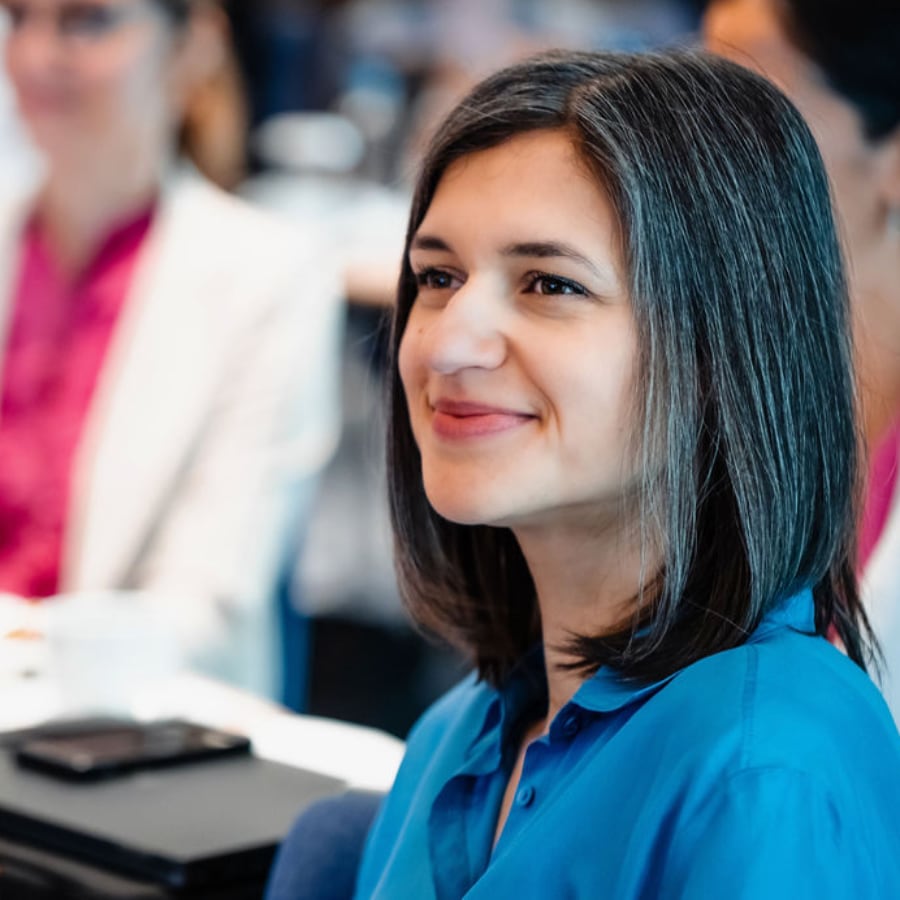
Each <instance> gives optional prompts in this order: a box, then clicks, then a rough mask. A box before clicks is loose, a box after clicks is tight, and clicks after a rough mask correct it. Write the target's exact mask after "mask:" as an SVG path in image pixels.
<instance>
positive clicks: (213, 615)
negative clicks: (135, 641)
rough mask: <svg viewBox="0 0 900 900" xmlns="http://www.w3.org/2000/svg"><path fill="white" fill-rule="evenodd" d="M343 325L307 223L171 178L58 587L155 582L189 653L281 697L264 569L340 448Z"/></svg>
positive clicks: (113, 364)
mask: <svg viewBox="0 0 900 900" xmlns="http://www.w3.org/2000/svg"><path fill="white" fill-rule="evenodd" d="M22 210H23V207H22V206H21V205H20V206H18V207H15V205H13V206H12V207H11V208H10V209H9V210H8V211H7V214H6V215H5V216H3V215H0V272H2V273H4V275H6V273H9V275H8V276H6V277H10V278H11V277H12V275H13V273H14V272H15V270H16V264H15V263H16V253H17V246H18V238H19V234H20V230H21V226H22V221H23V217H22ZM10 293H11V292H10V290H9V289H8V287H7V289H6V290H0V323H2V325H0V329H2V328H3V327H5V323H6V322H7V321H8V318H9V316H8V312H9V307H10V302H9V299H10ZM342 322H343V316H342V304H341V302H340V293H339V281H338V278H337V275H336V272H334V271H333V270H332V268H331V266H329V265H328V262H327V255H324V254H323V253H322V252H321V250H317V249H316V244H315V240H314V236H312V235H310V234H308V233H305V232H302V231H300V230H299V229H294V228H292V227H289V226H288V225H286V224H282V223H281V222H277V221H274V220H272V219H270V218H269V217H268V216H267V215H266V214H264V213H262V212H260V211H257V210H256V209H254V208H251V207H250V206H249V205H248V204H246V203H245V202H243V201H240V200H238V199H236V198H234V197H231V196H229V195H226V194H225V193H223V192H221V191H219V190H218V189H216V188H214V187H213V186H212V185H210V184H209V183H207V182H206V181H204V180H203V179H201V178H200V176H199V175H197V174H196V173H194V172H193V171H184V172H179V173H178V174H177V175H176V176H174V177H173V179H172V180H171V183H170V184H168V185H167V186H166V187H165V188H164V190H163V194H162V199H161V206H160V209H159V210H158V213H157V217H156V221H155V222H154V225H153V227H152V230H151V233H150V235H149V237H148V240H147V242H146V244H145V246H144V248H143V249H142V251H141V257H140V259H139V261H138V265H137V268H136V271H135V276H134V281H133V284H132V287H131V290H130V293H129V296H128V298H127V302H126V304H125V306H124V308H123V311H122V313H121V317H120V320H119V322H118V323H117V325H116V330H115V333H114V335H113V339H112V341H111V344H110V347H109V350H108V351H107V356H106V359H105V361H104V364H103V368H102V370H101V374H100V379H99V383H98V386H97V389H96V391H95V395H94V397H93V400H92V403H91V406H90V409H89V412H88V417H87V421H86V424H85V428H84V431H83V433H82V438H81V442H80V445H79V447H78V451H77V456H76V460H75V473H74V478H73V494H72V497H71V500H70V508H71V514H70V521H69V523H68V527H67V531H66V535H65V549H64V560H63V567H62V590H63V591H64V592H72V591H86V590H87V591H93V590H98V589H116V590H140V591H148V592H152V597H153V601H154V602H158V603H159V608H160V609H161V610H164V611H165V613H166V615H167V616H168V617H170V619H171V620H172V621H173V622H174V623H175V626H176V628H177V632H178V635H179V637H180V639H181V642H182V645H183V647H184V649H185V651H186V652H187V654H188V659H189V660H190V662H192V663H193V664H194V665H195V666H197V667H198V668H200V669H201V670H205V671H207V672H209V673H211V674H213V675H215V676H218V677H223V678H226V679H227V680H229V681H231V682H233V683H236V684H238V685H241V686H244V687H247V688H250V689H252V690H254V691H257V692H260V693H263V694H266V695H268V696H275V695H277V693H278V688H279V678H280V667H279V665H278V662H279V655H280V654H279V648H278V643H277V640H278V633H277V628H276V623H277V618H276V609H275V604H274V603H273V583H274V579H275V575H276V574H277V572H278V569H279V566H280V565H283V564H284V563H285V556H284V554H285V553H286V552H287V551H288V549H289V545H288V542H289V541H290V540H291V539H292V535H293V532H294V529H295V526H296V525H297V523H299V522H300V521H301V519H302V516H303V514H304V511H305V508H306V505H307V504H308V502H309V500H310V494H311V491H312V487H313V483H314V480H315V476H316V474H317V473H318V472H319V471H320V469H321V468H322V467H323V465H324V464H325V462H326V461H327V459H328V457H329V456H330V454H331V452H332V450H333V449H334V446H335V444H336V440H337V435H338V432H339V427H340V405H339V397H338V371H339V359H340V334H341V326H342ZM0 338H2V333H0Z"/></svg>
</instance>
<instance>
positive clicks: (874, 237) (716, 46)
mask: <svg viewBox="0 0 900 900" xmlns="http://www.w3.org/2000/svg"><path fill="white" fill-rule="evenodd" d="M784 15H785V13H784V12H783V11H782V10H781V8H780V4H779V3H778V0H714V2H713V3H711V4H710V6H709V8H708V11H707V13H706V15H705V18H704V23H703V28H704V37H705V40H706V44H707V46H708V47H709V49H711V50H713V51H715V52H717V53H720V54H722V55H724V56H727V57H730V58H731V59H733V60H734V61H735V62H737V63H740V64H741V65H744V66H748V67H750V68H754V69H756V70H757V71H759V72H760V73H761V74H763V75H765V76H766V77H767V78H769V79H771V80H772V81H773V82H775V84H777V85H778V86H779V87H780V88H781V89H782V90H783V91H784V92H785V93H786V94H787V95H788V96H789V97H790V99H791V100H792V101H793V102H794V104H795V105H796V106H797V108H798V109H799V110H800V112H801V113H802V115H803V117H804V119H805V120H806V121H807V123H808V125H809V127H810V129H811V130H812V132H813V134H814V135H815V138H816V142H817V143H818V145H819V149H820V150H821V153H822V157H823V159H824V162H825V166H826V168H827V169H828V174H829V176H830V179H831V183H832V189H833V191H834V198H835V207H836V213H837V218H838V223H839V229H840V232H841V236H842V239H843V242H844V247H845V250H846V253H847V257H848V261H849V266H848V274H849V277H850V287H851V292H852V295H853V299H854V310H853V312H854V319H855V340H856V342H857V349H858V351H859V353H858V366H859V375H860V379H861V385H862V387H863V389H864V392H865V393H866V394H868V395H869V396H866V397H864V401H865V403H864V409H865V412H866V419H867V431H868V433H869V436H870V438H875V439H877V437H878V435H879V434H880V433H881V432H882V431H883V429H884V427H885V423H886V421H887V420H888V419H889V418H891V417H892V416H893V415H894V414H895V413H894V412H893V410H894V408H895V405H896V398H895V395H896V394H897V392H898V390H900V384H897V375H896V369H897V363H896V360H897V359H898V357H900V304H898V302H897V300H898V290H900V283H898V280H897V276H898V260H900V241H898V236H900V231H898V229H897V228H896V227H894V226H892V223H891V209H892V207H897V208H900V135H898V134H897V132H896V131H895V132H894V133H893V134H891V135H888V136H887V137H884V138H880V139H877V140H876V139H871V138H869V137H868V136H867V135H866V131H865V124H864V121H863V118H862V116H861V114H860V112H859V111H858V110H857V109H856V107H855V106H854V105H853V104H852V103H851V102H850V101H849V100H848V99H847V98H845V97H844V96H843V95H842V94H839V93H838V92H837V91H836V90H834V89H833V88H832V87H831V85H830V84H829V83H828V80H827V78H826V75H825V73H824V72H823V71H822V70H821V69H820V67H819V66H818V65H817V64H816V63H815V61H813V60H812V59H810V58H809V57H808V56H806V55H805V54H804V53H803V52H801V50H799V49H798V48H797V47H796V46H795V45H794V44H793V43H792V42H791V40H790V37H789V35H788V33H787V31H786V28H785V24H784V21H785V20H784ZM897 64H898V65H900V60H898V63H897ZM891 385H893V386H891Z"/></svg>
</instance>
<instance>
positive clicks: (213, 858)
mask: <svg viewBox="0 0 900 900" xmlns="http://www.w3.org/2000/svg"><path fill="white" fill-rule="evenodd" d="M345 787H346V786H345V785H344V783H343V782H341V781H339V780H337V779H334V778H330V777H328V776H325V775H321V774H318V773H315V772H309V771H306V770H304V769H298V768H294V767H292V766H286V765H281V764H279V763H274V762H269V761H266V760H261V759H258V758H256V757H253V756H244V757H234V758H226V759H221V760H216V761H206V762H202V763H194V764H191V765H185V766H181V767H178V768H171V769H160V770H148V771H143V772H135V773H132V774H129V775H123V776H121V777H118V778H115V779H112V780H109V781H102V782H97V783H86V784H81V783H68V782H65V781H61V780H59V779H56V778H53V777H51V776H48V775H44V774H42V773H40V772H34V771H31V770H28V769H25V768H22V767H21V766H19V765H18V764H17V763H16V761H15V759H14V756H13V753H12V752H11V748H10V747H8V746H6V747H0V838H4V837H5V838H7V839H8V840H10V841H13V842H16V843H18V844H20V845H27V846H32V847H36V848H41V849H42V850H44V851H50V852H52V853H54V854H59V855H60V856H63V857H67V858H71V859H74V860H82V861H84V862H86V863H89V864H91V865H94V866H100V867H102V868H104V869H108V870H110V871H114V872H121V873H123V874H125V875H129V876H132V877H135V878H138V879H141V880H146V881H150V882H155V883H158V884H161V885H166V886H167V887H168V888H170V889H172V890H173V891H175V892H176V893H179V892H182V891H184V892H186V893H191V892H193V890H194V889H198V888H200V889H203V890H204V892H205V891H206V890H208V889H209V888H212V887H214V886H215V885H223V886H225V885H234V884H239V883H241V882H254V881H255V882H256V883H262V881H264V879H265V874H266V872H267V871H268V868H269V866H270V864H271V861H272V858H273V855H274V852H275V849H276V848H277V845H278V844H279V843H280V841H281V839H282V838H283V837H284V835H285V834H286V833H287V831H288V830H289V828H290V826H291V824H292V822H293V820H294V819H295V818H296V817H297V815H298V813H299V812H300V811H302V810H303V809H304V808H305V807H306V806H308V805H309V804H310V803H312V802H313V801H314V800H317V799H319V798H320V797H325V796H328V795H330V794H336V793H339V792H341V791H342V790H343V789H344V788H345Z"/></svg>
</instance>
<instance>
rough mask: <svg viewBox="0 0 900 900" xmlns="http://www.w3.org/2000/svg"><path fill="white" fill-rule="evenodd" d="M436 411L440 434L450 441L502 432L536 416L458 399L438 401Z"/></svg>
mask: <svg viewBox="0 0 900 900" xmlns="http://www.w3.org/2000/svg"><path fill="white" fill-rule="evenodd" d="M432 410H433V415H432V427H433V428H434V431H435V433H436V434H437V435H438V437H441V438H444V439H447V440H461V439H464V438H476V437H486V436H488V435H492V434H499V433H500V432H502V431H509V430H510V429H511V428H517V427H518V426H520V425H524V424H525V423H527V422H530V421H531V420H532V419H533V418H534V416H532V415H529V414H527V413H522V412H517V411H515V410H510V409H503V408H501V407H496V406H486V405H484V404H481V403H469V402H461V401H456V400H438V401H437V402H436V403H435V404H434V405H433V407H432Z"/></svg>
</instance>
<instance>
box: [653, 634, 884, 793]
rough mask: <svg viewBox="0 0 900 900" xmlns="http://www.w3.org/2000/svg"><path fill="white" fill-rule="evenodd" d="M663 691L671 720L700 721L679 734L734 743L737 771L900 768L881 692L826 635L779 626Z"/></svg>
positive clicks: (700, 664) (695, 740)
mask: <svg viewBox="0 0 900 900" xmlns="http://www.w3.org/2000/svg"><path fill="white" fill-rule="evenodd" d="M663 693H666V694H668V696H667V697H666V698H665V699H664V701H663V703H661V704H660V710H661V712H662V713H663V715H664V716H668V717H678V718H679V719H680V720H681V721H682V724H684V720H685V719H688V720H692V721H690V725H689V727H687V728H682V729H680V731H681V733H683V734H690V740H689V743H690V744H691V745H692V746H693V747H695V748H697V747H698V746H699V744H702V742H703V741H704V740H705V741H706V742H707V743H709V744H715V743H721V742H723V741H728V742H730V743H731V749H732V753H731V754H730V766H731V768H732V769H733V770H735V771H738V770H744V769H756V768H762V767H774V768H777V767H781V766H785V767H789V768H791V769H794V770H798V771H799V770H802V771H805V772H808V773H812V774H815V775H816V776H817V777H818V776H822V775H823V774H824V773H826V772H827V771H828V770H834V771H833V772H832V773H831V774H833V775H841V774H842V773H843V771H844V770H845V769H846V768H847V767H852V766H855V765H856V764H857V762H859V761H861V760H869V761H873V760H881V761H883V762H884V763H885V764H890V765H891V766H892V767H893V768H895V770H896V771H897V772H900V736H898V734H897V729H896V726H895V725H894V722H893V719H892V718H891V715H890V712H889V710H888V708H887V706H886V704H885V702H884V699H883V698H882V696H881V694H880V692H879V690H878V688H877V687H876V686H875V684H874V683H873V682H872V680H871V679H870V678H869V676H868V675H867V674H866V673H865V672H864V671H863V670H862V669H860V668H859V667H858V666H857V665H855V664H854V663H853V662H851V661H850V660H849V659H848V658H847V657H846V656H844V655H843V654H842V653H841V652H840V651H839V650H837V649H836V648H835V647H833V646H832V645H831V644H830V643H828V641H826V640H825V639H824V638H821V637H817V636H815V635H809V634H805V633H803V632H800V631H796V630H792V629H788V628H785V629H779V630H778V631H776V632H773V633H772V634H770V635H767V636H766V637H765V638H763V639H760V640H754V641H749V642H747V643H745V644H743V645H741V646H739V647H736V648H734V649H732V650H728V651H725V652H723V653H718V654H715V655H713V656H710V657H707V658H706V659H703V660H700V661H699V662H697V663H695V664H694V665H692V666H689V667H688V668H686V669H684V670H683V671H682V672H681V673H679V674H678V675H677V676H676V677H675V678H674V679H672V681H671V683H670V684H669V685H668V686H667V688H666V691H665V692H663ZM707 749H708V747H707ZM701 752H703V751H701Z"/></svg>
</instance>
